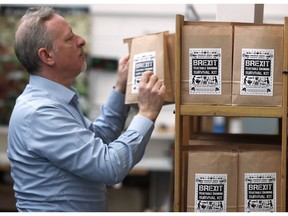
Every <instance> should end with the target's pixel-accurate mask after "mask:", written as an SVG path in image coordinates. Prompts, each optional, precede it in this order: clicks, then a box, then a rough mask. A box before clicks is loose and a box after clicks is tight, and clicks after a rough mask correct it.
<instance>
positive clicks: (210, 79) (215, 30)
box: [181, 23, 233, 105]
mask: <svg viewBox="0 0 288 216" xmlns="http://www.w3.org/2000/svg"><path fill="white" fill-rule="evenodd" d="M232 39H233V34H232V25H231V24H219V25H217V23H214V24H207V23H206V24H198V25H186V26H183V28H182V57H181V58H182V65H181V67H182V69H181V103H182V104H216V105H231V82H232V81H231V80H232V72H231V71H232Z"/></svg>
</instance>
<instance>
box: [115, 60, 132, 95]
mask: <svg viewBox="0 0 288 216" xmlns="http://www.w3.org/2000/svg"><path fill="white" fill-rule="evenodd" d="M128 68H129V55H128V56H125V57H123V58H121V59H120V60H119V62H118V72H117V80H116V85H115V90H116V91H118V92H121V93H123V94H125V92H126V85H127V77H128Z"/></svg>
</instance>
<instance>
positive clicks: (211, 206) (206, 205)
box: [195, 174, 227, 212]
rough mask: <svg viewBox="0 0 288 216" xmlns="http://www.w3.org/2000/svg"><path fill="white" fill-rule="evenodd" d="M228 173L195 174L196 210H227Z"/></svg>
mask: <svg viewBox="0 0 288 216" xmlns="http://www.w3.org/2000/svg"><path fill="white" fill-rule="evenodd" d="M226 200H227V174H195V212H226V202H227V201H226Z"/></svg>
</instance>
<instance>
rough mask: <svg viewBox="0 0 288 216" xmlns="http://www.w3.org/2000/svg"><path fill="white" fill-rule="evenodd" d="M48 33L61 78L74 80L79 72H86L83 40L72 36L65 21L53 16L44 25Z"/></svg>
mask: <svg viewBox="0 0 288 216" xmlns="http://www.w3.org/2000/svg"><path fill="white" fill-rule="evenodd" d="M46 25H47V28H48V31H51V32H52V34H53V35H54V46H55V48H56V50H55V52H53V53H54V54H53V55H54V60H55V66H56V70H57V71H59V73H61V76H63V78H67V79H71V78H72V79H74V78H75V77H76V76H77V75H78V74H79V73H80V72H82V71H84V70H86V61H85V55H84V51H83V46H84V45H85V43H86V42H85V40H84V39H83V38H82V37H80V36H78V35H76V34H74V33H73V31H72V29H71V27H70V26H69V24H68V23H67V22H66V20H65V19H64V18H63V17H61V16H59V15H57V14H54V15H53V18H52V19H51V20H49V21H47V23H46Z"/></svg>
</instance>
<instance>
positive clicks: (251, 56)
mask: <svg viewBox="0 0 288 216" xmlns="http://www.w3.org/2000/svg"><path fill="white" fill-rule="evenodd" d="M273 68H274V50H273V49H242V61H241V81H240V95H261V96H273Z"/></svg>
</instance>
